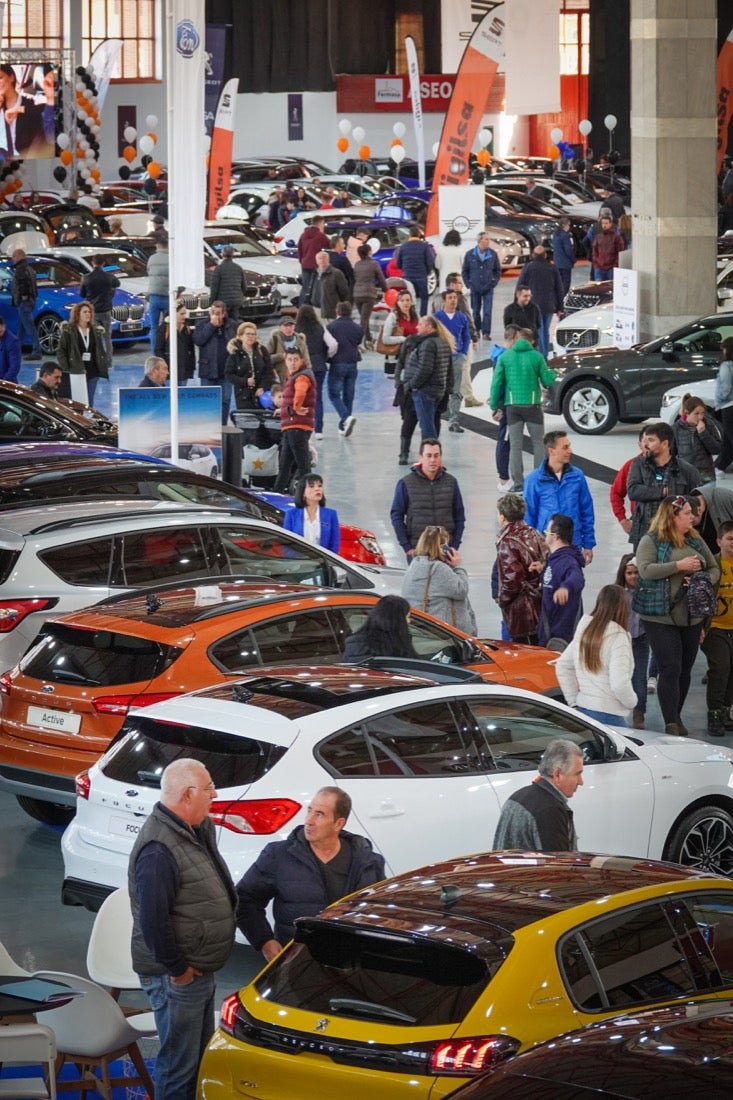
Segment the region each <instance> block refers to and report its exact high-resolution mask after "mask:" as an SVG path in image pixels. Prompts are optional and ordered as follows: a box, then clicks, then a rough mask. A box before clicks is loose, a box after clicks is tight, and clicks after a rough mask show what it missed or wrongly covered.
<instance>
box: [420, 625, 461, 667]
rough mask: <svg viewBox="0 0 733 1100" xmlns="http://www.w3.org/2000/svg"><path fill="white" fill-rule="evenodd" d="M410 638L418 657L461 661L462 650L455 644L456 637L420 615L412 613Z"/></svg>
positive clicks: (455, 662)
mask: <svg viewBox="0 0 733 1100" xmlns="http://www.w3.org/2000/svg"><path fill="white" fill-rule="evenodd" d="M410 638H411V639H412V644H413V646H414V647H415V650H416V651H417V655H418V657H421V658H422V659H423V660H425V661H433V660H436V661H437V660H440V661H443V662H444V663H445V664H458V663H459V662H460V652H459V650H458V648H457V646H456V644H455V643H456V639H455V637H454V636H453V635H452V634H451V633H450V631H448V630H443V629H442V628H441V627H439V626H438V625H437V624H436V623H431V622H428V620H427V619H421V618H420V617H419V616H418V615H411V616H410Z"/></svg>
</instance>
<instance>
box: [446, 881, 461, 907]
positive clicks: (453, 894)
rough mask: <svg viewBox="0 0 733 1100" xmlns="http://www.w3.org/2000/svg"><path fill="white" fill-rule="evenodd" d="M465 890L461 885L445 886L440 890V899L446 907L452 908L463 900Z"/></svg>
mask: <svg viewBox="0 0 733 1100" xmlns="http://www.w3.org/2000/svg"><path fill="white" fill-rule="evenodd" d="M462 893H463V891H462V890H461V888H460V886H443V887H441V890H440V900H441V902H442V904H443V908H444V909H452V908H453V906H454V905H457V904H458V902H459V901H460V900H461V896H462Z"/></svg>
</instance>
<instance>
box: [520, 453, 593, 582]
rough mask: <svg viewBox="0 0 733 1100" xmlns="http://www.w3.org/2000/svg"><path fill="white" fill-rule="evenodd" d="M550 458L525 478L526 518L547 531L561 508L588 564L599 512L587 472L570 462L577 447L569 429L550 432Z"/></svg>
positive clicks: (590, 559)
mask: <svg viewBox="0 0 733 1100" xmlns="http://www.w3.org/2000/svg"><path fill="white" fill-rule="evenodd" d="M542 442H543V443H544V445H545V450H546V451H547V458H546V459H545V461H544V462H543V463H542V465H541V466H538V467H537V469H536V470H533V471H532V473H531V474H530V475H529V477H526V478H525V479H524V501H525V504H526V505H527V510H526V512H525V515H524V522H525V523H528V524H529V526H530V527H534V528H535V529H536V530H537V531H546V530H547V525H548V523H549V522H550V518H551V517H552V516H553V515H554V514H555V513H556V512H559V513H560V514H561V515H563V516H570V519H571V520H572V521H573V527H574V531H575V537H574V543H575V545H576V546H578V547H579V548H580V549H581V550H582V551H583V557H584V559H585V563H586V565H589V564H590V563H591V562H592V561H593V547H594V546H595V544H596V535H595V530H594V523H595V513H594V511H593V498H592V496H591V495H590V489H589V488H588V482H587V481H586V480H585V474H584V473H583V471H582V470H579V469H578V467H577V466H573V465H571V463H570V459H571V458H572V457H573V451H572V448H571V446H570V440H569V439H568V436H567V432H563V431H555V432H547V434H546V435H545V437H544V439H543V441H542Z"/></svg>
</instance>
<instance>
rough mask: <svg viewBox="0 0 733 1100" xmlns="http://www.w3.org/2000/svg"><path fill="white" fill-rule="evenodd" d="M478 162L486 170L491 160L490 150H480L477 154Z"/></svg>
mask: <svg viewBox="0 0 733 1100" xmlns="http://www.w3.org/2000/svg"><path fill="white" fill-rule="evenodd" d="M476 160H477V161H478V162H479V164H480V165H481V167H482V168H485V167H486V165H487V164H488V163H489V161H490V160H491V157H490V156H489V151H488V149H479V151H478V153H477V154H476Z"/></svg>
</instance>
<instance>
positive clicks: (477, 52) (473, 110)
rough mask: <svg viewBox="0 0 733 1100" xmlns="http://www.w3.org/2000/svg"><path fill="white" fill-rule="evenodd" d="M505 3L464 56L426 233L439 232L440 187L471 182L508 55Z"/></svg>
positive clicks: (443, 138)
mask: <svg viewBox="0 0 733 1100" xmlns="http://www.w3.org/2000/svg"><path fill="white" fill-rule="evenodd" d="M504 14H505V5H504V3H497V4H495V5H494V6H493V7H492V8H491V10H490V11H488V12H487V14H486V15H485V16H484V18H483V19H482V20H481V22H480V23H479V25H478V26H477V27H476V30H475V31H474V32H473V34H472V35H471V38H470V41H469V43H468V45H467V46H466V49H465V51H464V53H463V57H462V58H461V64H460V66H459V69H458V73H457V74H456V83H455V87H454V89H453V95H452V96H451V100H450V103H449V105H448V110H447V112H446V116H445V122H444V123H443V131H442V133H441V135H440V148H439V149H438V158H437V161H436V165H435V174H434V176H433V197H432V198H431V200H430V206H429V207H428V215H427V223H426V226H425V233H426V235H428V236H429V235H432V234H435V233H437V232H438V189H439V188H440V187H441V186H445V185H449V184H454V185H455V184H458V185H460V184H466V183H468V174H469V158H470V154H471V147H472V145H473V143H474V140H475V138H476V134H477V133H478V129H479V127H480V125H481V119H482V117H483V113H484V109H485V107H486V101H487V99H488V96H489V92H490V91H491V86H492V84H493V83H494V78H495V76H496V71H497V69H498V67H499V62H500V61H501V59H502V58H503V56H504V26H505V19H504Z"/></svg>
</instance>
